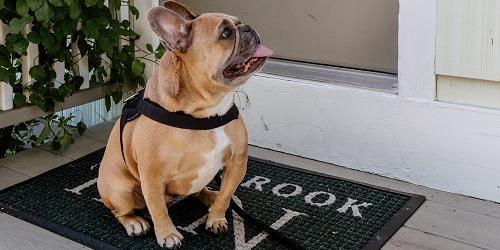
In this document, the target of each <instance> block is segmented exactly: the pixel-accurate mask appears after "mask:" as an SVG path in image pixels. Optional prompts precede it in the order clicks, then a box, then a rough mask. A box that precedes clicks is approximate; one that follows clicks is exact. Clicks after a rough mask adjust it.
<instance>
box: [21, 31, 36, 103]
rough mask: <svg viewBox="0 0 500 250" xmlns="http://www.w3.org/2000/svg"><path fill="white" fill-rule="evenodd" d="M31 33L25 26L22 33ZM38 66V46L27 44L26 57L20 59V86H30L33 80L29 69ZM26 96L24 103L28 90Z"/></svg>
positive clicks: (25, 92) (28, 94) (27, 96)
mask: <svg viewBox="0 0 500 250" xmlns="http://www.w3.org/2000/svg"><path fill="white" fill-rule="evenodd" d="M30 32H31V24H27V25H26V27H25V28H24V33H25V34H28V33H30ZM37 64H38V46H37V45H36V44H33V43H29V45H28V49H27V50H26V55H25V56H23V57H22V74H21V77H22V84H23V86H29V85H31V84H32V81H33V79H32V78H31V76H30V69H31V67H33V66H34V65H37ZM24 95H25V96H26V101H28V102H29V96H30V93H29V91H28V90H25V91H24Z"/></svg>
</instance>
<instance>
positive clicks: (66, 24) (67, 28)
mask: <svg viewBox="0 0 500 250" xmlns="http://www.w3.org/2000/svg"><path fill="white" fill-rule="evenodd" d="M59 28H60V30H61V32H62V33H63V34H64V35H71V34H73V30H75V22H74V21H73V20H72V19H70V18H65V19H64V20H62V21H61V22H60V23H59Z"/></svg>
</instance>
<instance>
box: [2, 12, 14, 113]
mask: <svg viewBox="0 0 500 250" xmlns="http://www.w3.org/2000/svg"><path fill="white" fill-rule="evenodd" d="M7 29H8V27H7V25H5V24H4V23H3V22H1V21H0V44H4V43H5V36H6V35H7ZM13 106H14V105H13V100H12V86H10V85H9V84H7V83H5V82H0V110H9V109H12V108H13Z"/></svg>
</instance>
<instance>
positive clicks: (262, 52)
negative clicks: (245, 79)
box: [224, 44, 273, 78]
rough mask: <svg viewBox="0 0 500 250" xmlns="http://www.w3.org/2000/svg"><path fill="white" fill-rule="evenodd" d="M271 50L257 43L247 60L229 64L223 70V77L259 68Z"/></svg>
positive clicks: (248, 72) (246, 73)
mask: <svg viewBox="0 0 500 250" xmlns="http://www.w3.org/2000/svg"><path fill="white" fill-rule="evenodd" d="M272 54H273V51H272V50H271V49H269V48H267V47H265V46H263V45H260V44H259V45H258V46H257V49H256V50H255V52H254V54H253V56H251V57H250V58H249V59H248V60H247V61H245V62H242V63H238V64H235V65H231V66H229V67H228V68H226V69H225V70H224V77H226V78H235V77H240V76H244V75H248V74H250V73H252V72H254V71H256V70H257V69H258V68H260V67H261V66H262V65H263V64H264V62H265V61H266V59H267V58H268V57H269V56H271V55H272Z"/></svg>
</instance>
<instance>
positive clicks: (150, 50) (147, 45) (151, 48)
mask: <svg viewBox="0 0 500 250" xmlns="http://www.w3.org/2000/svg"><path fill="white" fill-rule="evenodd" d="M146 49H147V50H148V51H149V52H153V45H151V44H150V43H148V44H146Z"/></svg>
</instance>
